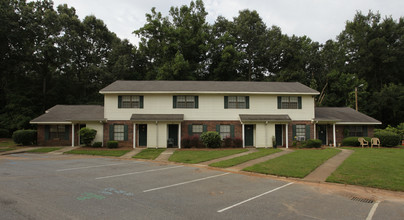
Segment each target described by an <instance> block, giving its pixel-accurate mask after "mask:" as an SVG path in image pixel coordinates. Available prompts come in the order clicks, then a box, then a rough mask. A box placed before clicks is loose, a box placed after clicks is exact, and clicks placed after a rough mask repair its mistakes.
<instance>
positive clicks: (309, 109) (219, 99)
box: [104, 94, 314, 120]
mask: <svg viewBox="0 0 404 220" xmlns="http://www.w3.org/2000/svg"><path fill="white" fill-rule="evenodd" d="M122 95H123V94H122ZM133 95H142V94H133ZM173 95H176V94H145V95H144V108H143V109H118V94H116V95H115V94H114V95H109V94H105V107H104V109H105V118H107V119H108V120H129V119H130V117H131V115H132V114H184V120H239V114H288V115H289V117H290V118H291V119H292V120H311V119H313V118H314V98H313V97H312V96H307V95H306V96H302V109H277V95H248V94H240V95H248V96H249V97H250V98H249V99H250V108H249V109H225V108H224V95H222V94H189V95H197V96H199V108H198V109H183V108H181V109H174V108H173V103H172V102H173V98H172V97H173Z"/></svg>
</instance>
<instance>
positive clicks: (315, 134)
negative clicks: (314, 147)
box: [313, 121, 317, 139]
mask: <svg viewBox="0 0 404 220" xmlns="http://www.w3.org/2000/svg"><path fill="white" fill-rule="evenodd" d="M316 127H317V126H316V122H315V121H314V136H313V137H314V139H316V136H317V133H316Z"/></svg>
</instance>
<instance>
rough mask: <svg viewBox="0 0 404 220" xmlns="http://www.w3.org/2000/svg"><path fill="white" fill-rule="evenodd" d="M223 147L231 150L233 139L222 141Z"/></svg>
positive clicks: (226, 138) (228, 138)
mask: <svg viewBox="0 0 404 220" xmlns="http://www.w3.org/2000/svg"><path fill="white" fill-rule="evenodd" d="M223 147H224V148H231V147H233V138H231V137H225V138H224V139H223Z"/></svg>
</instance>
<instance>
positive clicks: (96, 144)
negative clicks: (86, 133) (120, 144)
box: [92, 142, 102, 148]
mask: <svg viewBox="0 0 404 220" xmlns="http://www.w3.org/2000/svg"><path fill="white" fill-rule="evenodd" d="M92 147H95V148H100V147H102V142H94V143H93V146H92Z"/></svg>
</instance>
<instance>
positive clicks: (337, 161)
mask: <svg viewBox="0 0 404 220" xmlns="http://www.w3.org/2000/svg"><path fill="white" fill-rule="evenodd" d="M340 150H341V152H340V153H339V154H337V155H335V156H334V157H332V158H330V159H328V160H327V161H326V162H324V163H323V164H322V165H320V166H319V167H317V169H315V170H314V171H313V172H311V173H310V174H309V175H307V176H306V177H305V178H303V179H304V180H308V181H313V182H324V181H325V180H326V179H327V177H329V176H330V175H331V174H332V173H333V172H334V171H335V170H336V169H337V168H338V167H339V165H341V164H342V162H344V160H345V159H347V158H348V157H349V156H350V155H351V154H352V153H353V152H354V151H353V150H347V149H340Z"/></svg>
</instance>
